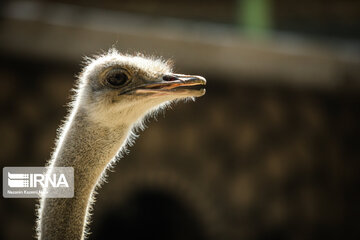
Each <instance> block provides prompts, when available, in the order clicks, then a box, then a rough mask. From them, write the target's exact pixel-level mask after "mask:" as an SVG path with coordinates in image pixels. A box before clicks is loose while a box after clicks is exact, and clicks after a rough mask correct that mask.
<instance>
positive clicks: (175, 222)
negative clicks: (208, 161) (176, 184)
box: [90, 189, 206, 240]
mask: <svg viewBox="0 0 360 240" xmlns="http://www.w3.org/2000/svg"><path fill="white" fill-rule="evenodd" d="M100 221H101V222H99V224H98V225H97V226H95V228H93V229H92V230H93V234H91V235H90V238H92V239H127V240H129V239H158V240H161V239H175V240H176V239H199V240H201V239H205V238H206V237H205V234H204V229H203V227H202V225H201V223H200V222H199V221H198V216H196V214H195V212H194V211H192V209H191V206H188V205H187V204H186V203H185V202H184V201H182V199H179V198H177V196H175V195H173V194H171V193H168V192H166V191H162V190H156V189H141V190H139V191H137V192H135V193H134V194H132V196H130V197H129V198H128V199H127V200H126V201H125V202H124V204H121V205H119V206H118V207H116V208H111V209H107V210H106V211H105V214H104V215H103V217H102V218H101V219H100Z"/></svg>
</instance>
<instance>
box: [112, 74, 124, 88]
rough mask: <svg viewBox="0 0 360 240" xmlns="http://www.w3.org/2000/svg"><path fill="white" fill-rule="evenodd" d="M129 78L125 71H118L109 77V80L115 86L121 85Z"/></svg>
mask: <svg viewBox="0 0 360 240" xmlns="http://www.w3.org/2000/svg"><path fill="white" fill-rule="evenodd" d="M126 80H127V76H126V74H125V73H116V74H113V75H111V76H109V77H108V82H109V83H110V84H111V85H113V86H120V85H122V84H124V83H125V82H126Z"/></svg>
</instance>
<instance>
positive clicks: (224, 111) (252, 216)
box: [0, 0, 360, 240]
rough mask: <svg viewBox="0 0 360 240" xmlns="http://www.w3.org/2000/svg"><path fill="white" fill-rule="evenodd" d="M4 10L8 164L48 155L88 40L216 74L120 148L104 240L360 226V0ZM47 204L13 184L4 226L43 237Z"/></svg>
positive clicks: (161, 1)
mask: <svg viewBox="0 0 360 240" xmlns="http://www.w3.org/2000/svg"><path fill="white" fill-rule="evenodd" d="M0 19H1V20H0V49H1V50H0V63H1V64H0V110H1V118H0V145H1V147H0V157H1V161H0V163H1V165H2V167H4V166H43V165H44V164H45V161H46V160H47V159H48V158H49V157H50V152H51V150H52V148H53V147H54V138H55V135H56V129H57V127H58V126H59V124H60V122H61V120H62V119H64V115H65V114H66V107H65V104H66V103H67V102H68V101H69V96H70V93H69V90H70V89H71V88H72V86H73V83H74V79H75V78H76V77H75V75H76V74H77V73H79V71H80V70H81V62H82V59H83V57H84V56H86V55H93V54H96V53H100V52H101V50H107V49H108V48H110V47H116V48H117V49H118V50H120V51H121V52H126V53H136V52H138V51H139V52H142V53H145V54H149V55H160V56H164V57H165V58H171V59H173V60H174V62H175V66H176V70H177V72H179V73H188V74H197V75H202V76H205V77H206V78H207V80H208V87H207V94H206V95H205V96H204V97H202V98H200V99H198V100H197V101H196V102H195V103H189V104H178V105H176V106H174V107H173V109H172V110H169V111H167V112H166V114H165V115H166V117H163V116H162V115H160V116H159V117H158V120H157V121H155V120H152V121H151V122H150V123H149V124H148V129H146V130H145V132H143V133H141V134H140V137H139V139H138V140H137V142H136V144H135V146H133V147H131V149H130V150H131V151H130V154H128V155H127V156H125V157H124V158H123V159H122V160H121V161H119V162H118V164H117V166H116V168H115V172H112V173H110V175H109V178H108V183H107V184H105V185H104V186H103V188H102V189H101V190H100V191H99V195H98V196H97V199H98V200H97V202H96V204H95V210H94V214H93V218H92V222H91V225H90V228H91V232H92V234H91V236H90V239H229V240H231V239H258V240H263V239H323V238H326V239H359V237H360V230H359V229H360V220H359V219H360V218H359V216H360V205H359V202H360V195H359V184H358V183H359V182H358V180H359V166H360V164H359V160H360V144H359V142H357V140H358V138H359V133H360V132H359V121H360V95H359V90H360V44H359V42H360V1H356V0H353V1H352V0H301V1H295V0H237V1H236V0H223V1H215V0H208V1H204V0H191V1H190V0H175V1H169V0H153V1H146V0H133V1H127V0H124V1H115V0H105V1H91V0H90V1H89V0H87V1H85V0H81V1H70V0H58V1H2V2H1V3H0ZM36 203H37V201H36V200H35V199H4V198H2V199H1V201H0V230H1V231H0V239H33V236H34V235H35V231H34V221H35V207H34V206H35V204H36Z"/></svg>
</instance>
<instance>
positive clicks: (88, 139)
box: [37, 49, 206, 240]
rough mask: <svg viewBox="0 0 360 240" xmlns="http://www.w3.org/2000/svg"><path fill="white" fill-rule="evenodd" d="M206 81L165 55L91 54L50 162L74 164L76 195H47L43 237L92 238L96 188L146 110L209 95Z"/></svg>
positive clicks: (43, 203) (42, 213)
mask: <svg viewBox="0 0 360 240" xmlns="http://www.w3.org/2000/svg"><path fill="white" fill-rule="evenodd" d="M205 84H206V80H205V79H204V78H203V77H200V76H189V75H183V74H174V73H172V67H171V64H170V63H169V62H166V61H163V60H162V59H156V58H149V57H144V56H142V55H135V56H130V55H122V54H120V53H119V52H118V51H117V50H115V49H111V50H109V51H108V52H107V53H104V54H102V55H99V56H96V57H95V58H88V59H87V60H86V66H85V67H84V69H83V71H82V72H81V74H80V76H79V80H78V84H77V87H76V90H75V96H74V100H73V101H72V103H71V104H70V111H69V115H68V117H67V118H66V121H65V123H64V125H63V126H62V127H61V128H60V130H59V136H58V139H57V141H56V148H55V151H54V152H53V154H52V157H51V159H50V161H49V163H48V167H49V170H48V171H51V169H52V167H73V168H74V183H75V184H74V187H75V190H74V191H75V193H74V197H73V198H47V197H46V193H45V195H44V196H42V197H41V199H40V205H39V208H38V221H37V237H38V239H62V240H64V239H71V240H74V239H84V238H86V236H87V223H88V221H89V215H90V212H91V207H92V203H93V202H94V195H95V190H96V188H97V187H98V186H99V185H100V184H101V183H102V182H103V181H104V177H105V172H106V169H108V168H109V167H111V166H112V165H113V164H114V163H115V161H116V159H118V158H116V155H119V156H121V153H122V152H124V150H125V149H126V146H127V145H129V144H132V143H133V140H134V137H135V134H134V133H133V130H134V129H135V130H136V129H141V130H142V129H143V128H144V127H143V120H144V119H145V117H146V116H149V115H151V114H154V113H155V112H156V111H157V110H159V109H163V108H164V107H166V106H167V105H168V104H169V103H171V102H172V101H175V100H180V99H189V98H190V99H194V97H200V96H202V95H204V94H205V89H204V88H203V85H205Z"/></svg>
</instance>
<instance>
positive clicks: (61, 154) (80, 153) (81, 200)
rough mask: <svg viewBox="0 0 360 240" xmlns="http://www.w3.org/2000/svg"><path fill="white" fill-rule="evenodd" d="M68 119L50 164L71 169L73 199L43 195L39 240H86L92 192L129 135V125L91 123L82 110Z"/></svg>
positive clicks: (74, 110) (75, 111) (74, 111)
mask: <svg viewBox="0 0 360 240" xmlns="http://www.w3.org/2000/svg"><path fill="white" fill-rule="evenodd" d="M124 117H125V116H124ZM70 118H71V119H69V121H70V122H69V123H68V124H69V125H68V126H66V127H65V128H64V129H63V131H64V132H62V134H61V138H60V141H59V142H58V146H56V151H55V154H54V156H53V159H52V160H51V162H50V164H51V166H54V167H73V168H74V188H75V191H74V197H73V198H46V196H45V197H44V198H43V199H41V202H40V209H39V222H38V234H39V239H56V240H57V239H59V240H60V239H62V240H67V239H69V240H70V239H71V240H74V239H83V238H84V237H85V236H84V235H86V233H85V229H86V224H87V221H88V215H89V209H90V208H91V204H92V196H93V194H94V189H95V188H96V186H97V184H99V182H101V177H102V174H103V173H104V172H105V170H106V168H107V167H108V166H109V163H110V162H111V160H112V159H113V158H114V157H115V156H116V154H117V153H118V151H119V149H121V148H122V146H123V145H124V144H126V141H127V138H128V137H129V134H130V133H131V128H132V126H131V125H129V124H128V123H126V124H123V125H120V126H118V127H117V128H116V129H112V128H108V127H104V126H100V125H99V124H96V123H94V122H91V121H90V120H89V119H88V117H87V115H86V113H85V112H84V111H81V110H76V109H73V113H72V115H71V117H70Z"/></svg>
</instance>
